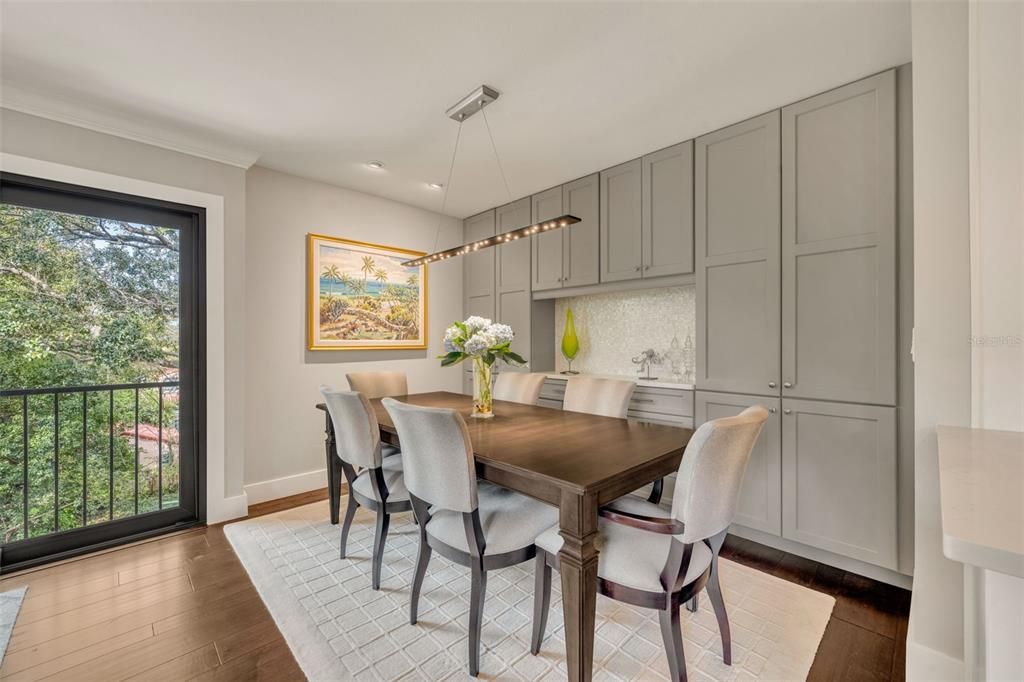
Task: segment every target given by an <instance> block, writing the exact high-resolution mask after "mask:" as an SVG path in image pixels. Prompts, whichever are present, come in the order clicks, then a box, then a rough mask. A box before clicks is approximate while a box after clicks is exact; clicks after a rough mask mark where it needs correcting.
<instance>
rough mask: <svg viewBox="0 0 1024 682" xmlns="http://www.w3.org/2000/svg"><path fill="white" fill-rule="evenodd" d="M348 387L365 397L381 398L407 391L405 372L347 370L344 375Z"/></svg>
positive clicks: (402, 393)
mask: <svg viewBox="0 0 1024 682" xmlns="http://www.w3.org/2000/svg"><path fill="white" fill-rule="evenodd" d="M345 378H346V379H348V387H349V388H351V389H352V390H353V391H359V392H360V393H362V394H363V395H365V396H366V397H367V398H383V397H385V396H392V395H406V394H408V393H409V383H408V381H406V378H405V372H349V373H348V374H346V375H345Z"/></svg>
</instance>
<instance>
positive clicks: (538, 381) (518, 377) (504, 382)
mask: <svg viewBox="0 0 1024 682" xmlns="http://www.w3.org/2000/svg"><path fill="white" fill-rule="evenodd" d="M542 386H544V375H543V374H529V373H526V372H501V373H500V374H498V378H497V379H495V380H494V389H493V390H492V391H491V397H492V398H494V399H495V400H507V401H508V402H510V403H523V404H524V405H536V404H537V398H539V397H540V389H541V387H542Z"/></svg>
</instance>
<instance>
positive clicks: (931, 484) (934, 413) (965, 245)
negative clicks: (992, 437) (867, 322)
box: [907, 0, 971, 680]
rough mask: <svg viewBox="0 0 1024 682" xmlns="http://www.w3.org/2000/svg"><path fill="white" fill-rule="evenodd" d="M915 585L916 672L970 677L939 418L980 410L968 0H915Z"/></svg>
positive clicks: (911, 660)
mask: <svg viewBox="0 0 1024 682" xmlns="http://www.w3.org/2000/svg"><path fill="white" fill-rule="evenodd" d="M912 12H913V13H912V21H911V23H912V29H911V33H912V50H913V65H914V328H915V335H914V351H915V352H914V355H915V363H914V370H915V381H914V394H915V407H914V419H915V462H914V478H915V485H914V500H915V502H914V516H915V521H914V543H915V544H914V590H913V596H912V598H911V610H910V628H909V632H908V637H907V676H908V677H909V678H911V679H932V680H934V679H958V678H961V677H962V675H963V623H964V614H963V569H962V567H961V565H960V564H958V563H955V562H952V561H950V560H948V559H946V558H945V557H944V556H943V554H942V528H941V516H940V512H939V480H938V463H937V459H938V451H937V443H936V432H935V427H936V425H937V424H948V425H954V426H966V425H968V424H969V422H970V414H971V366H970V346H969V345H968V344H967V342H966V341H967V338H968V337H969V335H970V331H971V319H970V313H971V301H970V291H971V281H970V257H969V254H970V242H969V229H968V191H967V190H968V147H967V124H968V116H967V87H968V85H967V82H968V81H967V3H966V1H964V0H957V1H955V2H929V1H927V0H921V1H916V2H914V4H913V8H912Z"/></svg>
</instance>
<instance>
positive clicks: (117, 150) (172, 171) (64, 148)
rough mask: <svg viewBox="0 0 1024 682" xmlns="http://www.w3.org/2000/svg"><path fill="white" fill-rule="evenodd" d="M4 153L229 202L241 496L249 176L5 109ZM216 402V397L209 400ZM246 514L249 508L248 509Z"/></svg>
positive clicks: (229, 455)
mask: <svg viewBox="0 0 1024 682" xmlns="http://www.w3.org/2000/svg"><path fill="white" fill-rule="evenodd" d="M0 151H3V152H4V153H5V154H14V155H17V156H22V157H29V158H32V159H39V160H42V161H47V162H51V163H57V164H62V165H65V166H73V167H76V168H82V169H88V170H92V171H98V172H102V173H109V174H112V175H116V176H121V177H125V178H133V179H137V180H144V181H148V182H153V183H158V184H160V185H167V186H172V187H178V188H184V189H189V190H194V191H198V192H203V193H206V194H213V195H218V196H221V197H223V198H224V241H225V242H226V244H227V245H228V248H227V249H225V253H224V259H223V262H222V263H208V265H209V266H211V267H214V268H217V267H219V268H222V270H223V275H224V300H223V306H224V327H225V329H224V348H223V349H221V350H223V351H224V356H225V358H224V361H225V366H224V384H225V388H226V394H225V396H224V402H225V405H224V410H225V419H224V422H225V423H224V424H223V427H224V431H225V448H224V495H225V496H226V497H235V496H239V495H241V493H242V480H243V473H242V471H243V466H244V454H243V452H244V445H245V443H244V423H245V421H244V414H245V338H244V333H245V319H244V316H245V304H244V291H245V171H244V170H243V169H242V168H238V167H235V166H228V165H225V164H222V163H216V162H214V161H208V160H206V159H201V158H198V157H194V156H189V155H187V154H181V153H178V152H173V151H169V150H166V149H161V148H158V147H154V146H151V145H147V144H142V143H139V142H134V141H132V140H127V139H124V138H120V137H114V136H112V135H106V134H103V133H98V132H94V131H91V130H86V129H84V128H78V127H75V126H71V125H66V124H63V123H56V122H54V121H50V120H47V119H42V118H38V117H35V116H29V115H26V114H22V113H18V112H15V111H10V110H7V109H0ZM212 398H213V397H212V396H211V399H212ZM243 509H244V505H243Z"/></svg>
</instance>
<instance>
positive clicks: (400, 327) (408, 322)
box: [306, 233, 427, 350]
mask: <svg viewBox="0 0 1024 682" xmlns="http://www.w3.org/2000/svg"><path fill="white" fill-rule="evenodd" d="M423 255H425V253H424V252H422V251H413V250H411V249H402V248H398V247H395V246H385V245H383V244H371V243H369V242H361V241H355V240H353V239H342V238H340V237H331V236H328V235H324V234H314V233H309V234H307V235H306V275H307V276H306V319H307V328H306V342H307V346H308V348H309V350H424V349H426V347H427V266H426V265H419V266H416V267H412V268H407V267H403V266H402V265H401V262H402V261H406V260H410V259H412V258H416V257H418V256H423Z"/></svg>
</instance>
